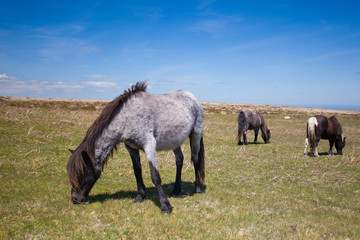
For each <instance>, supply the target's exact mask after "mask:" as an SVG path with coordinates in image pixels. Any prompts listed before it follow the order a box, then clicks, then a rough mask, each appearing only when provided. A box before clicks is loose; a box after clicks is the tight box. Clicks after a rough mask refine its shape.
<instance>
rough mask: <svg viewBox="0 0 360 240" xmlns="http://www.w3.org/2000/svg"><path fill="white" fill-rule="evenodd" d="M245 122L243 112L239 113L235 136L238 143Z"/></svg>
mask: <svg viewBox="0 0 360 240" xmlns="http://www.w3.org/2000/svg"><path fill="white" fill-rule="evenodd" d="M245 120H246V119H245V113H244V112H243V111H241V112H240V113H239V116H238V135H237V140H238V143H241V136H242V134H243V131H244V126H245Z"/></svg>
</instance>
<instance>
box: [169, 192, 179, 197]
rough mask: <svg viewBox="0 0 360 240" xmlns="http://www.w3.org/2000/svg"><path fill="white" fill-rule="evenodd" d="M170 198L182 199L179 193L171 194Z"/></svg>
mask: <svg viewBox="0 0 360 240" xmlns="http://www.w3.org/2000/svg"><path fill="white" fill-rule="evenodd" d="M170 197H172V198H179V197H180V194H179V193H171V194H170Z"/></svg>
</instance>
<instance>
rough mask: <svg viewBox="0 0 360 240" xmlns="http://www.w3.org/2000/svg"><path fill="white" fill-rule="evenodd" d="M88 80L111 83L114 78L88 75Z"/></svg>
mask: <svg viewBox="0 0 360 240" xmlns="http://www.w3.org/2000/svg"><path fill="white" fill-rule="evenodd" d="M90 78H92V79H97V80H100V81H113V80H114V78H112V77H109V76H103V75H100V74H92V75H90Z"/></svg>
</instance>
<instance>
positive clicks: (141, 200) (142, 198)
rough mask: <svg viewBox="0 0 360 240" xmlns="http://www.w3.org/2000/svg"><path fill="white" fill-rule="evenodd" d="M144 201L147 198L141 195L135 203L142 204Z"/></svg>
mask: <svg viewBox="0 0 360 240" xmlns="http://www.w3.org/2000/svg"><path fill="white" fill-rule="evenodd" d="M144 199H145V196H141V195H140V194H139V195H137V196H136V198H135V200H134V202H135V203H141V202H143V201H144Z"/></svg>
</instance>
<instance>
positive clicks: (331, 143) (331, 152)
mask: <svg viewBox="0 0 360 240" xmlns="http://www.w3.org/2000/svg"><path fill="white" fill-rule="evenodd" d="M334 143H335V140H334V139H329V144H330V149H329V152H328V154H329V155H334V153H333V150H332V149H333V146H334Z"/></svg>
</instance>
